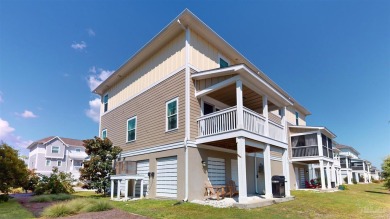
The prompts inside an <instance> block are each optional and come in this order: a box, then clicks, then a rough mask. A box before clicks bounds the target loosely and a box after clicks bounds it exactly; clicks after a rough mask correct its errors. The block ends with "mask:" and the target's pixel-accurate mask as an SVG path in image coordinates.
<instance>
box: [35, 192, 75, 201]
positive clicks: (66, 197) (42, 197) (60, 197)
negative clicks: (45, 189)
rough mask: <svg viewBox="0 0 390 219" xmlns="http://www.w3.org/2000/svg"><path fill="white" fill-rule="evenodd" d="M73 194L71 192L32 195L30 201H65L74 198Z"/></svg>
mask: <svg viewBox="0 0 390 219" xmlns="http://www.w3.org/2000/svg"><path fill="white" fill-rule="evenodd" d="M72 198H73V196H71V195H69V194H64V193H61V194H51V195H38V196H35V197H32V198H31V199H30V202H51V201H64V200H69V199H72Z"/></svg>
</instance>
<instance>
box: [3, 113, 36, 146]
mask: <svg viewBox="0 0 390 219" xmlns="http://www.w3.org/2000/svg"><path fill="white" fill-rule="evenodd" d="M14 131H15V128H13V127H11V126H10V124H9V123H8V122H7V121H6V120H3V119H2V118H0V141H3V142H5V143H7V144H8V145H10V146H12V147H15V148H17V149H22V150H23V149H24V151H22V152H26V150H25V148H27V146H29V145H30V144H31V143H33V141H31V140H23V139H22V137H20V136H17V135H15V134H14V133H13V132H14Z"/></svg>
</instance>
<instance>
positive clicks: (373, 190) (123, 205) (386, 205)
mask: <svg viewBox="0 0 390 219" xmlns="http://www.w3.org/2000/svg"><path fill="white" fill-rule="evenodd" d="M292 195H293V196H295V197H296V199H295V200H294V201H290V202H285V203H280V204H275V205H272V206H268V207H263V208H257V209H250V210H243V209H237V208H228V209H226V208H225V209H218V208H213V207H209V206H201V205H197V204H192V203H184V204H181V205H173V204H174V203H176V202H177V201H162V200H140V201H135V202H112V203H113V205H114V206H115V207H116V208H119V209H122V210H124V211H128V212H132V213H136V214H140V215H143V216H147V217H151V218H260V217H261V218H351V217H352V218H386V217H388V215H390V193H389V192H388V191H387V190H385V189H384V187H382V184H358V185H350V186H348V190H344V191H338V192H334V193H319V192H313V191H292Z"/></svg>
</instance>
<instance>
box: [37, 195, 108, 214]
mask: <svg viewBox="0 0 390 219" xmlns="http://www.w3.org/2000/svg"><path fill="white" fill-rule="evenodd" d="M112 208H113V207H112V205H111V204H110V203H109V202H108V201H107V200H96V199H92V198H79V199H74V200H72V201H67V202H65V203H59V204H55V205H52V206H50V207H48V208H46V209H45V210H44V211H43V213H42V216H44V217H63V216H67V215H72V214H77V213H80V212H97V211H106V210H110V209H112Z"/></svg>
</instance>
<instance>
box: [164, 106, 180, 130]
mask: <svg viewBox="0 0 390 219" xmlns="http://www.w3.org/2000/svg"><path fill="white" fill-rule="evenodd" d="M177 106H178V99H177V98H176V99H173V100H171V101H168V102H167V103H166V108H167V119H166V124H167V126H166V130H167V131H170V130H174V129H177V128H178V127H177V124H178V111H177V108H178V107H177Z"/></svg>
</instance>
